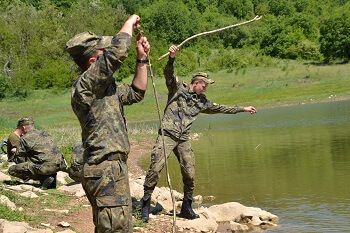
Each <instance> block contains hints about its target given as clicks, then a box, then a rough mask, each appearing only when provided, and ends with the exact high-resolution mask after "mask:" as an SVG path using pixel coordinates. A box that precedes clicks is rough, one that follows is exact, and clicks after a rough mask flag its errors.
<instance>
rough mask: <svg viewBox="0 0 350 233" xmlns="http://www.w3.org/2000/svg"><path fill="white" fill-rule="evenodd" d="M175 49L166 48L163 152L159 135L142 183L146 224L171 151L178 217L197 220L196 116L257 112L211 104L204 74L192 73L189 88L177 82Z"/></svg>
mask: <svg viewBox="0 0 350 233" xmlns="http://www.w3.org/2000/svg"><path fill="white" fill-rule="evenodd" d="M178 50H179V49H178V47H177V46H175V45H172V46H171V47H170V48H169V52H170V55H169V60H168V63H167V64H166V66H165V69H164V76H165V80H166V85H167V88H168V103H167V105H166V108H165V111H164V117H163V120H162V125H163V128H164V134H165V135H164V140H165V150H164V148H163V143H162V139H161V134H160V133H159V134H158V138H157V141H156V144H155V146H154V148H153V150H152V154H151V165H150V168H149V170H148V172H147V175H146V179H145V183H144V196H143V198H142V202H143V204H142V214H141V217H142V219H143V220H144V221H146V222H147V221H148V220H149V209H150V203H151V195H152V192H153V190H154V188H155V186H156V185H157V182H158V180H159V177H160V172H161V170H162V169H163V167H164V164H165V156H166V157H168V156H169V155H170V153H171V152H174V154H175V155H176V157H177V159H178V161H179V163H180V168H181V174H182V179H183V183H184V199H183V203H182V208H181V212H180V217H183V218H187V219H195V218H198V217H199V216H198V215H197V214H196V213H195V212H194V211H193V209H192V202H193V199H192V195H193V190H194V174H195V170H194V165H195V161H194V153H193V150H192V147H191V143H190V141H189V132H190V128H191V126H192V123H193V122H194V120H195V119H196V117H197V116H198V115H199V113H201V112H202V113H207V114H216V113H226V114H236V113H239V112H249V113H251V114H254V113H256V109H255V108H254V107H252V106H249V107H238V106H235V107H227V106H223V105H220V104H216V103H214V102H212V101H210V100H209V99H208V98H207V97H206V96H205V95H204V94H203V92H205V90H206V88H207V87H208V85H209V84H213V83H214V80H212V79H210V78H209V76H208V74H206V73H204V72H198V73H195V74H194V75H193V77H192V80H191V83H190V84H189V85H187V84H186V83H185V82H182V81H181V80H179V78H178V77H177V76H175V74H174V61H175V56H176V53H177V52H178ZM164 151H165V155H164Z"/></svg>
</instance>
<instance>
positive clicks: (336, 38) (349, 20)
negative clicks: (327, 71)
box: [320, 3, 350, 62]
mask: <svg viewBox="0 0 350 233" xmlns="http://www.w3.org/2000/svg"><path fill="white" fill-rule="evenodd" d="M320 34H321V36H320V44H321V52H322V54H323V55H324V57H325V60H326V61H327V62H328V61H331V60H334V59H336V58H340V59H344V60H345V61H349V60H350V3H349V4H347V6H344V7H342V8H338V11H337V10H335V14H333V15H331V16H330V17H329V18H328V19H326V20H325V21H324V22H323V23H322V24H321V28H320Z"/></svg>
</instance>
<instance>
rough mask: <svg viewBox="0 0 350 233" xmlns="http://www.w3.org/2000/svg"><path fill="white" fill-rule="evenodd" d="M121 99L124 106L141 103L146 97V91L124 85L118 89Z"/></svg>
mask: <svg viewBox="0 0 350 233" xmlns="http://www.w3.org/2000/svg"><path fill="white" fill-rule="evenodd" d="M117 88H118V94H119V99H120V100H121V101H122V102H123V105H131V104H134V103H138V102H140V101H141V100H142V99H143V97H144V96H145V91H141V90H139V89H137V88H136V87H134V86H133V85H131V86H130V85H127V84H122V85H119V86H118V87H117Z"/></svg>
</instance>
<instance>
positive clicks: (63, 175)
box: [57, 171, 72, 184]
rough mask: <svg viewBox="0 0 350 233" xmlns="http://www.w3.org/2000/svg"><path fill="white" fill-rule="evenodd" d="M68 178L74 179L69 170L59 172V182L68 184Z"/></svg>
mask: <svg viewBox="0 0 350 233" xmlns="http://www.w3.org/2000/svg"><path fill="white" fill-rule="evenodd" d="M67 180H68V181H69V180H70V181H72V179H71V178H70V177H69V175H68V173H67V172H62V171H59V172H57V181H58V182H60V183H61V184H67V183H68V182H67Z"/></svg>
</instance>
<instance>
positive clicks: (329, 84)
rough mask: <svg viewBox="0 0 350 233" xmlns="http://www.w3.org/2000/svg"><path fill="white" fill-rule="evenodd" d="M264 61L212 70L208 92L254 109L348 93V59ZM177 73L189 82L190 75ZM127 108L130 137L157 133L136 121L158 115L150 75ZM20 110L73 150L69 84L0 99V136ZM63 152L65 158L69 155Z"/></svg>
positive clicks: (162, 92)
mask: <svg viewBox="0 0 350 233" xmlns="http://www.w3.org/2000/svg"><path fill="white" fill-rule="evenodd" d="M264 64H266V65H264V66H261V67H255V66H249V67H245V68H241V69H239V70H235V69H233V70H222V71H219V72H215V73H210V76H211V77H212V78H213V79H214V80H215V81H216V82H215V84H213V85H210V86H209V87H208V88H207V92H206V95H207V97H208V98H209V99H211V100H212V101H214V102H217V103H220V104H224V105H241V106H249V105H253V106H255V107H256V108H257V109H259V108H266V107H273V106H281V105H290V104H301V103H313V102H323V101H330V100H335V99H348V98H349V97H350V72H349V70H350V64H339V65H323V64H312V63H310V62H303V61H293V60H278V59H272V58H270V60H269V62H268V63H264ZM157 65H158V64H157V63H155V64H154V65H153V66H157ZM195 71H200V69H197V70H195ZM195 71H194V72H195ZM180 79H183V80H185V81H187V82H188V81H189V80H190V77H180ZM131 81H132V77H129V78H128V79H125V80H123V82H124V83H131ZM155 82H156V88H157V92H158V98H159V102H160V105H161V112H162V113H163V109H164V107H165V104H166V100H167V89H166V87H165V83H164V78H163V77H162V76H156V77H155ZM125 112H126V117H127V120H128V122H129V123H132V124H129V136H130V138H131V139H132V140H135V141H138V140H142V139H143V138H144V137H147V136H154V135H155V134H156V132H157V127H158V126H157V125H154V126H147V127H146V126H145V125H143V124H142V123H140V122H144V121H151V120H157V119H158V115H157V108H156V104H155V100H154V94H153V87H152V84H151V83H150V81H149V85H148V88H147V92H146V95H145V99H144V100H143V101H141V102H140V103H137V104H134V105H131V106H125ZM22 116H33V117H34V120H35V122H36V125H37V127H38V128H39V129H43V130H46V131H47V132H49V133H50V134H51V135H52V136H53V137H54V139H55V140H56V142H57V144H58V146H59V148H60V149H61V150H62V151H63V152H64V153H65V154H68V155H69V154H71V146H72V145H73V144H74V143H76V142H79V141H80V140H81V139H80V126H79V123H78V120H77V119H76V117H75V115H74V113H73V111H72V109H71V106H70V90H68V89H67V90H62V91H57V90H35V91H32V92H31V94H30V95H29V96H28V97H27V98H26V99H24V100H11V99H10V100H9V99H5V100H2V101H0V138H3V139H4V138H6V137H7V136H8V135H9V134H10V132H11V131H12V130H13V129H14V127H15V126H16V122H17V120H18V119H19V118H20V117H22ZM137 122H138V123H137ZM66 158H67V160H69V156H66Z"/></svg>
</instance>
